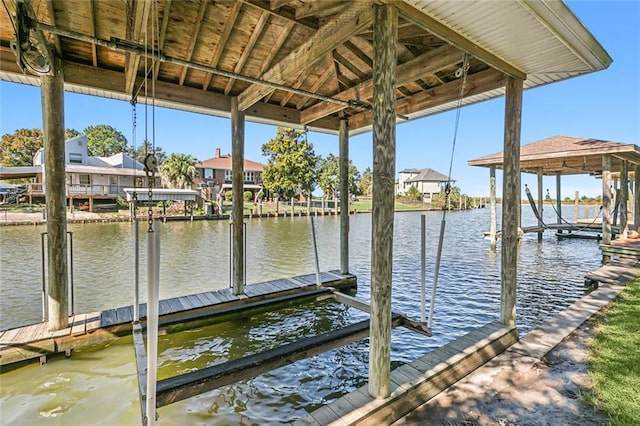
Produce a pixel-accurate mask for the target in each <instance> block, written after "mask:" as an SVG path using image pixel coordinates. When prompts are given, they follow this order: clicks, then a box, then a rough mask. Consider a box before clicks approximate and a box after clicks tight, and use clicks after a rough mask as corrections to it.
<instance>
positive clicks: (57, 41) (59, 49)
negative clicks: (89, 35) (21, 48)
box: [44, 0, 95, 58]
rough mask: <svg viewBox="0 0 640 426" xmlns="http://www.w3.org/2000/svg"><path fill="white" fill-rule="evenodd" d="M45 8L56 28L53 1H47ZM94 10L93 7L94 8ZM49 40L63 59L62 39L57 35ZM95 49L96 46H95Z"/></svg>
mask: <svg viewBox="0 0 640 426" xmlns="http://www.w3.org/2000/svg"><path fill="white" fill-rule="evenodd" d="M44 3H45V6H46V9H47V14H48V15H49V18H50V22H51V25H53V26H54V27H55V26H56V12H55V9H54V8H53V0H46V1H45V2H44ZM92 8H93V7H92ZM49 40H50V41H52V42H53V46H54V47H55V49H56V54H57V55H58V58H62V46H61V45H60V37H58V35H57V34H50V36H49ZM93 47H94V49H95V45H94V46H93Z"/></svg>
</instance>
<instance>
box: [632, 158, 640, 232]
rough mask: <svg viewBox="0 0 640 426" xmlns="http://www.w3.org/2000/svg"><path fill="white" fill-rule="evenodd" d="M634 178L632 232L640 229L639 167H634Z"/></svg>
mask: <svg viewBox="0 0 640 426" xmlns="http://www.w3.org/2000/svg"><path fill="white" fill-rule="evenodd" d="M634 171H635V176H634V179H633V180H634V184H633V189H634V191H633V230H634V231H638V229H640V165H638V164H636V165H635V166H634Z"/></svg>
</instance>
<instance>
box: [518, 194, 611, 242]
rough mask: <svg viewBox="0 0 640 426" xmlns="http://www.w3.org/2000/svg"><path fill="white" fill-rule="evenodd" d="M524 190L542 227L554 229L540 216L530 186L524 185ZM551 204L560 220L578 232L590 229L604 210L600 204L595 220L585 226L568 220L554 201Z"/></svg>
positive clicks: (547, 197) (548, 197)
mask: <svg viewBox="0 0 640 426" xmlns="http://www.w3.org/2000/svg"><path fill="white" fill-rule="evenodd" d="M524 190H525V192H526V193H527V199H528V200H529V205H530V206H531V210H532V211H533V214H534V216H535V217H536V219H538V221H539V222H540V223H541V224H542V227H543V228H544V229H550V230H554V229H553V228H552V227H551V226H549V225H547V224H546V223H545V222H544V220H543V219H542V217H541V216H540V212H539V211H538V207H537V206H536V203H535V201H534V200H533V195H531V190H529V187H528V186H527V185H525V186H524ZM546 199H551V197H550V196H549V191H548V190H547V196H546ZM550 204H551V207H552V208H553V210H554V211H555V212H556V215H557V216H558V217H559V218H560V220H561V221H563V222H564V223H565V224H567V225H569V226H570V227H571V228H570V229H569V230H571V231H576V232H580V231H584V230H585V229H588V228H589V227H590V226H591V225H593V224H594V223H595V222H596V220H597V219H598V217H600V212H601V211H602V206H600V209H599V210H598V214H597V215H596V217H594V218H593V221H592V222H591V223H588V224H586V225H584V226H575V225H574V224H572V223H570V222H567V221H566V220H565V219H564V218H563V217H562V216H561V215H560V212H558V210H557V209H556V206H554V205H553V203H550Z"/></svg>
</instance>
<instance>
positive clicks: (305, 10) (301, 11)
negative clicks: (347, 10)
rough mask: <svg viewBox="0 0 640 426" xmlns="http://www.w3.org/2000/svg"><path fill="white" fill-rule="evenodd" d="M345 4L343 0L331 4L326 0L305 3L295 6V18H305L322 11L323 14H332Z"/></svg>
mask: <svg viewBox="0 0 640 426" xmlns="http://www.w3.org/2000/svg"><path fill="white" fill-rule="evenodd" d="M346 5H347V2H345V1H344V0H341V1H337V2H335V3H334V4H331V3H330V2H329V1H327V0H320V1H314V2H309V3H305V4H304V5H302V6H299V7H296V15H295V16H296V20H299V19H303V18H307V17H309V16H314V15H317V14H319V13H322V14H323V16H327V15H332V14H334V13H338V12H340V11H341V10H342V9H344V7H345V6H346Z"/></svg>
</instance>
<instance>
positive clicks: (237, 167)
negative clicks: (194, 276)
mask: <svg viewBox="0 0 640 426" xmlns="http://www.w3.org/2000/svg"><path fill="white" fill-rule="evenodd" d="M231 141H232V149H231V156H232V161H231V168H232V172H231V179H232V191H233V208H232V210H231V222H232V223H233V225H232V228H233V231H232V235H233V238H232V242H231V244H232V253H233V264H232V268H233V271H232V278H233V280H232V282H233V294H235V295H240V294H242V293H243V291H244V284H245V283H244V246H243V242H244V230H243V222H244V217H243V216H244V214H243V213H244V205H243V203H244V196H243V194H242V189H243V188H242V187H243V176H244V112H243V111H240V110H239V109H238V98H236V97H233V98H231Z"/></svg>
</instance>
